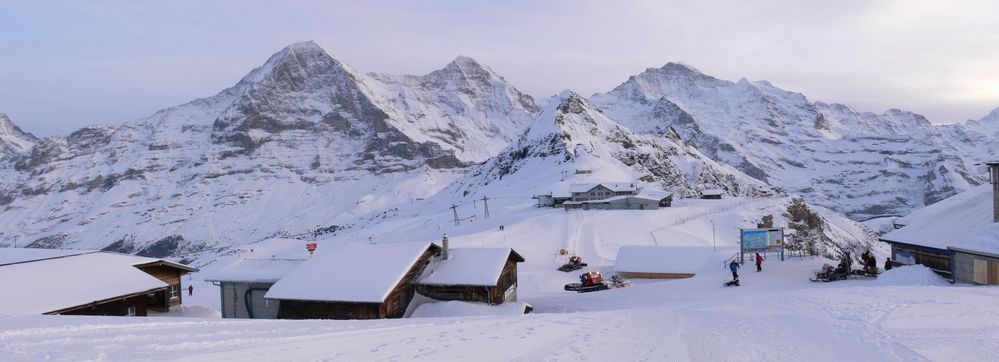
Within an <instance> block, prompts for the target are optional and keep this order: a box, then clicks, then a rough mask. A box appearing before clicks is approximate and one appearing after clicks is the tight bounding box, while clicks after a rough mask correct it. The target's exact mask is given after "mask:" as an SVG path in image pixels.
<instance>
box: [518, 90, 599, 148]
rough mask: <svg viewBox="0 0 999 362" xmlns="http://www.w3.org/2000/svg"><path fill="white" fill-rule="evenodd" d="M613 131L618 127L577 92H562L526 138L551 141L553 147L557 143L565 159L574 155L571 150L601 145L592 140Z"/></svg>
mask: <svg viewBox="0 0 999 362" xmlns="http://www.w3.org/2000/svg"><path fill="white" fill-rule="evenodd" d="M614 127H618V125H617V124H616V123H614V122H613V121H611V120H610V119H608V118H606V117H605V116H604V115H603V114H602V113H600V111H599V110H597V109H596V108H595V107H593V106H591V105H590V104H589V101H587V100H586V99H585V98H583V97H582V96H580V95H579V94H577V93H576V92H573V91H571V90H565V91H562V93H560V94H559V95H558V96H556V97H555V98H552V99H551V100H550V101H549V103H548V104H547V105H545V107H544V108H543V109H542V110H541V112H539V113H538V116H537V117H536V118H535V121H534V123H533V124H532V125H531V127H530V129H529V130H528V132H527V133H526V138H527V139H529V140H542V139H546V140H551V141H552V143H553V144H554V143H555V141H556V140H560V141H559V142H560V143H565V144H566V145H565V146H566V147H565V150H566V152H568V154H567V155H566V157H569V155H570V154H573V153H575V147H574V146H576V145H580V144H588V145H589V148H592V147H594V146H596V145H597V143H599V141H600V139H599V138H598V139H596V140H594V139H593V138H594V136H598V135H600V134H601V133H605V132H606V131H607V130H608V129H609V128H614ZM552 137H554V138H552Z"/></svg>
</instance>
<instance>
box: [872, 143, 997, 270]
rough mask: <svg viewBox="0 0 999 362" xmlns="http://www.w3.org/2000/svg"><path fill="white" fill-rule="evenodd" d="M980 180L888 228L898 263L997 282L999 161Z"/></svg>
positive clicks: (894, 258)
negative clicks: (986, 182)
mask: <svg viewBox="0 0 999 362" xmlns="http://www.w3.org/2000/svg"><path fill="white" fill-rule="evenodd" d="M988 166H989V171H990V174H991V179H992V183H991V185H981V186H977V187H975V188H972V189H971V190H969V191H966V192H963V193H960V194H957V195H954V196H952V197H950V198H948V199H945V200H942V201H940V202H938V203H936V204H933V205H930V206H927V207H925V208H923V209H920V210H916V211H915V212H913V213H911V214H909V215H907V216H905V217H903V218H900V219H899V221H898V225H904V226H902V227H901V228H899V229H897V230H894V231H892V232H890V233H887V234H885V235H883V236H882V237H881V241H884V242H886V243H889V244H890V245H891V250H892V260H893V262H894V263H895V264H900V265H911V264H922V265H925V266H927V267H929V268H931V269H933V270H934V271H936V272H937V273H938V274H941V275H943V276H945V277H947V278H950V279H951V280H953V281H955V282H958V283H974V284H991V285H999V182H997V181H999V162H992V163H988Z"/></svg>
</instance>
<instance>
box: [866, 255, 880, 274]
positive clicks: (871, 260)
mask: <svg viewBox="0 0 999 362" xmlns="http://www.w3.org/2000/svg"><path fill="white" fill-rule="evenodd" d="M865 267H866V269H867V272H868V273H871V274H877V273H878V259H877V258H875V257H874V254H871V255H869V256H867V265H865Z"/></svg>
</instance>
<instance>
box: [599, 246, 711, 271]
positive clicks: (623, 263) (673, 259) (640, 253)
mask: <svg viewBox="0 0 999 362" xmlns="http://www.w3.org/2000/svg"><path fill="white" fill-rule="evenodd" d="M711 255H712V252H711V248H709V247H700V246H649V245H625V246H622V247H621V248H620V249H618V250H617V259H616V260H615V261H614V270H615V271H618V272H632V273H677V274H693V273H697V272H698V271H700V270H701V269H703V268H704V265H705V264H706V263H707V262H708V261H709V260H710V258H711Z"/></svg>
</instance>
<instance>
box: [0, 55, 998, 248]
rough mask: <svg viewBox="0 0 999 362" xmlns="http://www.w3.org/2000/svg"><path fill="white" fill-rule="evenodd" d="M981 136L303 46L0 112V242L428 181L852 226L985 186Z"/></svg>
mask: <svg viewBox="0 0 999 362" xmlns="http://www.w3.org/2000/svg"><path fill="white" fill-rule="evenodd" d="M997 133H999V112H993V114H992V115H990V116H988V117H985V118H983V119H982V120H979V121H967V122H964V123H960V124H953V125H945V126H935V125H932V124H930V123H929V122H928V121H927V120H926V119H925V118H923V117H922V116H919V115H917V114H913V113H910V112H904V111H899V110H891V111H888V112H886V113H884V114H880V115H876V114H871V113H861V112H856V111H854V110H852V109H851V108H849V107H847V106H843V105H836V104H824V103H821V102H811V101H809V100H808V99H806V98H805V97H804V96H803V95H801V94H798V93H792V92H787V91H783V90H781V89H778V88H776V87H774V86H773V85H771V84H769V83H767V82H750V81H747V80H745V79H742V80H740V81H738V82H735V83H733V82H729V81H725V80H719V79H716V78H713V77H711V76H708V75H705V74H703V73H701V72H699V71H697V70H696V69H694V68H692V67H689V66H686V65H682V64H674V63H670V64H667V65H666V66H664V67H662V68H657V69H649V70H647V71H645V72H643V73H642V74H639V75H636V76H633V77H631V78H630V79H628V80H627V81H626V82H624V83H623V84H621V85H620V86H618V87H616V88H615V89H613V90H611V91H610V92H608V93H604V94H597V95H594V96H592V97H591V98H589V99H586V98H583V97H581V96H579V95H577V94H575V93H573V92H564V93H562V94H561V95H559V96H557V97H555V98H554V99H553V100H552V101H551V102H550V103H549V104H547V105H546V106H545V107H544V108H543V109H539V107H538V106H537V105H535V102H534V100H533V99H532V98H531V97H530V96H528V95H526V94H524V93H521V92H520V91H518V90H517V89H516V88H515V87H514V86H513V85H511V84H510V83H509V82H507V81H506V80H504V79H503V77H501V76H499V75H498V74H496V73H495V72H494V71H493V70H491V69H490V68H489V67H487V66H484V65H481V64H479V63H477V62H476V61H475V60H473V59H471V58H467V57H457V58H456V59H455V60H454V61H452V62H451V63H449V64H447V65H446V66H444V67H443V68H442V69H440V70H436V71H433V72H430V73H428V74H426V75H420V76H414V75H384V74H374V73H372V74H361V73H358V72H356V71H354V70H353V69H351V68H350V67H349V66H347V65H346V64H344V63H343V62H342V61H340V60H338V59H336V58H335V57H333V56H331V55H330V54H329V53H327V52H326V51H325V50H323V49H322V48H321V47H320V46H318V45H317V44H315V43H313V42H304V43H298V44H293V45H291V46H288V47H287V48H285V49H282V50H281V51H279V52H278V53H276V54H274V55H273V56H271V57H270V58H269V59H267V61H266V62H265V63H264V64H263V65H262V66H260V67H259V68H257V69H254V70H252V71H250V72H249V73H248V74H247V75H246V76H245V77H243V79H241V80H239V82H237V83H236V84H235V85H233V86H232V87H230V88H227V89H225V90H222V91H221V92H219V93H218V94H216V95H213V96H210V97H207V98H201V99H196V100H194V101H191V102H189V103H186V104H182V105H178V106H175V107H170V108H167V109H164V110H161V111H158V112H156V113H154V114H153V115H151V116H149V117H146V118H143V119H139V120H135V121H130V122H127V123H124V124H121V125H115V126H93V127H85V128H82V129H80V130H77V131H75V132H73V133H71V134H69V135H68V136H65V137H48V138H44V139H36V138H35V137H34V136H32V135H30V134H27V133H24V132H22V131H21V130H20V129H18V128H17V126H15V125H14V124H13V123H11V122H10V121H9V120H8V119H7V117H6V116H0V240H11V239H17V240H18V244H19V245H31V246H34V247H62V248H77V249H102V248H107V249H109V250H115V251H120V252H128V253H139V254H143V255H151V256H165V255H174V256H182V255H185V254H186V253H189V252H196V251H199V250H205V249H210V248H215V247H225V246H230V245H238V244H245V243H251V242H255V241H258V240H261V239H264V238H267V237H272V236H296V235H312V234H317V233H325V232H333V231H336V230H339V229H341V228H344V227H347V228H349V227H351V226H353V225H357V226H360V225H362V224H364V223H367V222H369V221H371V220H381V219H383V218H390V217H392V215H393V211H392V210H395V209H396V208H397V207H399V206H401V205H403V204H406V203H419V202H422V201H420V200H422V199H426V198H431V196H434V195H437V194H439V193H441V192H447V196H448V197H451V198H452V199H453V198H454V197H462V198H464V197H473V196H484V195H486V192H492V191H496V192H499V189H500V188H503V189H505V191H504V193H507V194H512V193H515V192H516V193H519V194H523V196H526V197H530V195H532V194H539V193H547V192H552V191H556V192H557V191H561V190H560V189H559V188H560V187H565V186H566V185H567V183H568V182H573V181H589V180H592V181H608V180H635V181H637V182H639V183H642V184H643V186H646V187H649V188H657V189H663V190H667V191H671V192H673V193H675V194H676V195H677V196H691V195H696V194H697V192H699V191H700V190H704V189H708V188H720V189H724V190H726V192H728V193H729V194H730V195H752V194H755V193H758V192H759V191H763V190H778V191H783V192H786V193H788V194H801V195H803V196H805V198H806V200H808V201H809V202H810V203H814V204H818V205H822V206H826V207H828V208H830V209H832V210H835V211H837V212H841V213H845V214H847V215H850V216H851V217H852V218H854V219H865V218H868V217H874V216H884V215H896V214H905V213H908V212H909V211H911V210H913V209H915V208H918V207H920V206H922V205H926V204H930V203H933V202H935V201H938V200H940V199H942V198H945V197H947V196H949V195H952V194H954V193H956V192H959V191H962V190H965V189H967V188H968V187H969V186H970V185H975V184H979V183H981V182H983V181H984V179H983V176H984V174H983V173H981V172H980V171H979V170H978V169H977V168H976V167H975V166H974V164H975V163H977V162H980V161H982V158H984V157H985V156H987V155H992V154H994V151H996V149H995V147H996V146H995V142H994V140H995V139H996V136H997ZM584 168H585V169H590V170H591V171H592V174H586V175H589V176H586V177H583V176H581V175H575V176H572V177H569V178H566V177H564V176H563V173H574V171H575V170H576V169H584ZM564 178H566V180H563V179H564ZM598 179H599V180H598ZM514 191H515V192H514ZM436 199H438V200H444V199H447V197H441V198H436ZM433 200H434V199H433V198H431V199H430V200H427V202H434V201H433Z"/></svg>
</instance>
